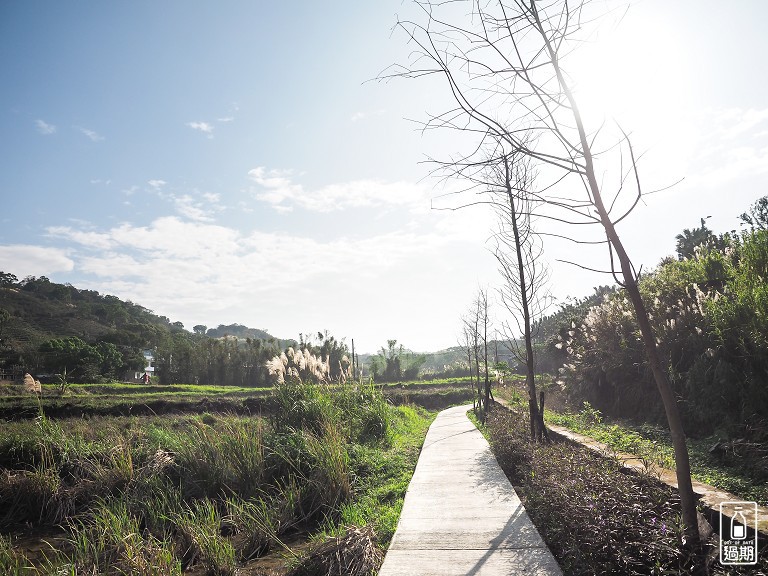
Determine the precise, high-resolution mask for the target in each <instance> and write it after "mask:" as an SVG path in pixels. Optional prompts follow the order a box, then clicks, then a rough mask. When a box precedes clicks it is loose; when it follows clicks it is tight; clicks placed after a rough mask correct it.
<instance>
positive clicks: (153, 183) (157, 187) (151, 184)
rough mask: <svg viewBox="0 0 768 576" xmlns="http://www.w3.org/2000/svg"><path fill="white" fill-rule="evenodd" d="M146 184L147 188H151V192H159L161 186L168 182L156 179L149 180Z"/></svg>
mask: <svg viewBox="0 0 768 576" xmlns="http://www.w3.org/2000/svg"><path fill="white" fill-rule="evenodd" d="M147 184H149V187H150V188H152V189H153V190H160V189H161V188H162V187H163V186H165V185H166V184H168V182H166V181H165V180H159V179H158V180H150V181H149V182H147Z"/></svg>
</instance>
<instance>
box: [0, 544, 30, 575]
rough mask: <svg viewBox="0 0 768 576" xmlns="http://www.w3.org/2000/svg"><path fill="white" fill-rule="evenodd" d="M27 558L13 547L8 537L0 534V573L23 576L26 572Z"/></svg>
mask: <svg viewBox="0 0 768 576" xmlns="http://www.w3.org/2000/svg"><path fill="white" fill-rule="evenodd" d="M28 566H29V560H28V559H27V557H26V556H25V555H24V554H22V553H21V552H18V551H17V550H15V549H14V548H13V540H12V539H11V538H10V537H6V536H0V573H2V574H4V575H5V576H23V575H24V574H27V567H28Z"/></svg>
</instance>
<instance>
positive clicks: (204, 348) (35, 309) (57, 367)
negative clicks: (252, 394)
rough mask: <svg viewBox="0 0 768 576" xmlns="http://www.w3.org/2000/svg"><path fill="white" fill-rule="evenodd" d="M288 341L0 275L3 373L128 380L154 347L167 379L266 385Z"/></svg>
mask: <svg viewBox="0 0 768 576" xmlns="http://www.w3.org/2000/svg"><path fill="white" fill-rule="evenodd" d="M286 344H287V342H283V341H279V340H277V339H275V338H273V337H272V336H271V335H269V334H268V333H267V332H265V331H263V330H257V329H251V328H247V327H245V326H242V325H239V324H233V325H231V326H219V327H218V328H212V329H210V330H209V329H207V328H206V327H205V326H195V329H194V333H190V332H188V331H187V330H185V329H184V326H183V325H182V323H181V322H172V321H171V320H170V319H168V318H166V317H165V316H158V315H156V314H154V313H153V312H152V311H151V310H148V309H146V308H144V307H143V306H140V305H138V304H134V303H133V302H125V301H123V300H120V299H119V298H117V297H115V296H111V295H107V294H104V295H102V294H99V293H98V292H96V291H94V290H81V289H78V288H75V287H74V286H71V285H69V284H57V283H55V282H51V281H50V280H49V279H48V278H46V277H45V276H41V277H27V278H25V279H23V280H19V279H18V278H17V277H16V276H15V275H13V274H11V273H8V272H0V370H2V371H3V372H4V373H5V374H7V375H15V376H17V375H18V374H19V373H21V372H24V371H29V372H32V373H34V374H50V375H51V376H53V375H54V374H59V375H66V377H67V378H69V379H70V380H76V381H80V382H96V381H101V380H122V379H126V378H127V375H128V374H130V373H131V372H134V371H139V370H143V369H144V367H145V358H144V356H143V354H142V352H143V351H144V350H150V351H151V352H152V354H153V355H154V358H155V361H154V362H155V366H156V375H157V376H158V378H159V380H160V381H161V382H164V383H171V382H194V381H198V382H201V383H214V382H215V383H218V384H238V385H243V384H260V383H265V382H266V381H267V378H268V377H267V374H266V370H265V369H264V367H263V365H264V363H265V361H266V360H267V359H268V358H270V357H272V356H273V355H274V354H275V353H279V351H280V348H281V347H282V346H284V345H286Z"/></svg>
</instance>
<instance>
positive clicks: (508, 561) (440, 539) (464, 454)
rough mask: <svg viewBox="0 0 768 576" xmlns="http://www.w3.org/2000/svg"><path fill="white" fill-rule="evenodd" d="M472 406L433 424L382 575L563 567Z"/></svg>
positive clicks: (489, 575) (500, 574) (444, 575)
mask: <svg viewBox="0 0 768 576" xmlns="http://www.w3.org/2000/svg"><path fill="white" fill-rule="evenodd" d="M470 408H471V406H460V407H457V408H449V409H448V410H444V411H443V412H441V413H440V414H439V415H438V416H437V419H436V420H435V421H434V422H433V423H432V426H431V427H430V428H429V432H428V433H427V437H426V440H425V441H424V447H423V449H422V452H421V455H420V456H419V463H418V465H417V466H416V472H415V473H414V475H413V479H412V480H411V483H410V485H409V486H408V492H407V493H406V496H405V503H404V505H403V511H402V514H401V515H400V522H399V523H398V526H397V531H396V532H395V536H394V538H393V539H392V543H391V544H390V547H389V550H388V551H387V555H386V557H385V559H384V565H383V566H382V567H381V570H380V571H379V576H432V575H434V576H454V575H456V576H459V575H462V576H464V575H473V576H474V575H477V576H514V575H517V574H537V575H541V576H544V575H561V574H562V572H561V570H560V568H559V566H558V565H557V562H555V559H554V558H553V556H552V554H551V553H550V551H549V550H548V549H547V547H546V546H545V544H544V542H543V541H542V539H541V537H540V536H539V533H538V532H537V531H536V528H535V527H534V526H533V524H532V523H531V520H530V518H528V515H527V514H526V512H525V509H524V508H523V506H522V504H521V503H520V499H519V498H518V496H517V494H516V493H515V490H514V489H513V488H512V485H511V484H510V483H509V481H508V480H507V478H506V476H505V475H504V472H502V470H501V468H500V467H499V465H498V463H497V462H496V459H495V458H494V457H493V454H491V450H490V447H489V446H488V442H486V440H485V438H483V435H482V434H481V433H480V432H479V431H478V430H477V428H475V426H474V425H473V424H472V422H470V421H469V419H468V418H467V416H466V412H467V410H469V409H470Z"/></svg>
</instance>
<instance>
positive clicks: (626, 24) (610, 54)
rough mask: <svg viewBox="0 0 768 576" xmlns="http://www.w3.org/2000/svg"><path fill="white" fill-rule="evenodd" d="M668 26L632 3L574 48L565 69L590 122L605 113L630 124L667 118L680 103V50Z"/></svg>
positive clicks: (649, 123)
mask: <svg viewBox="0 0 768 576" xmlns="http://www.w3.org/2000/svg"><path fill="white" fill-rule="evenodd" d="M667 26H668V25H667V24H665V23H664V22H663V21H659V20H658V19H655V20H649V19H647V18H646V17H645V14H643V12H642V11H640V10H635V9H634V8H632V9H630V10H629V11H628V12H627V13H626V14H625V15H623V18H620V19H619V18H618V17H617V18H616V19H614V20H613V21H612V22H611V21H609V22H608V23H606V24H605V25H604V26H603V27H602V28H601V29H600V30H598V33H597V34H595V37H594V39H593V40H592V41H590V42H589V43H587V44H585V45H583V46H582V47H580V48H579V49H578V50H576V51H575V52H574V53H573V55H572V60H571V62H570V63H569V65H568V68H567V69H568V72H569V74H570V77H571V80H572V83H573V87H574V90H575V93H576V98H577V101H578V104H579V107H580V108H581V110H582V113H583V114H584V116H585V117H586V118H587V119H588V121H590V123H591V124H593V125H594V123H595V122H597V123H598V124H599V123H600V122H602V120H603V118H604V119H605V120H606V121H613V120H615V121H617V122H619V123H620V124H621V125H622V127H625V129H629V130H633V129H636V128H639V127H648V126H652V125H657V124H658V123H659V122H665V119H667V118H669V117H670V115H674V114H676V113H677V111H679V110H680V109H681V108H682V107H683V105H684V103H685V100H686V89H685V85H686V83H685V79H684V74H683V72H682V71H683V70H685V67H684V66H682V65H681V63H682V57H683V53H682V52H681V50H680V47H679V46H678V45H677V38H678V35H676V34H673V33H672V31H671V30H669V29H668V28H667Z"/></svg>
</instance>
